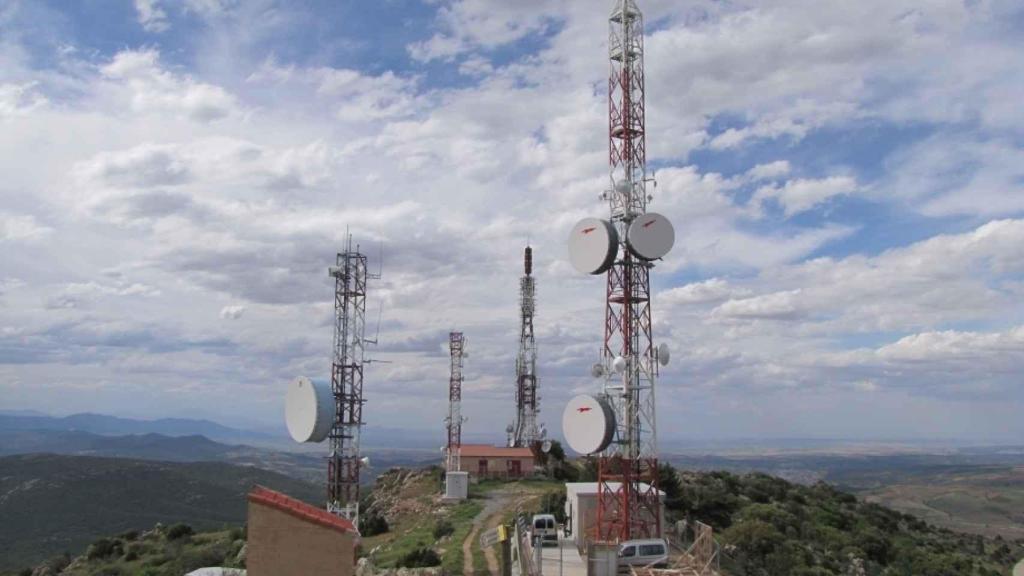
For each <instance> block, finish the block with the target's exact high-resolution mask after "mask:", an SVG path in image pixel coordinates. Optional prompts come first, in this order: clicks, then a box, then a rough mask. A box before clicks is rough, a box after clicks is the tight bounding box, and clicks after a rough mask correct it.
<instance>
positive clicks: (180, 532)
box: [167, 522, 195, 540]
mask: <svg viewBox="0 0 1024 576" xmlns="http://www.w3.org/2000/svg"><path fill="white" fill-rule="evenodd" d="M193 534H195V531H194V530H192V527H191V526H189V525H188V524H183V523H181V522H179V523H177V524H172V525H171V527H170V528H168V529H167V539H168V540H178V539H180V538H186V537H188V536H191V535H193Z"/></svg>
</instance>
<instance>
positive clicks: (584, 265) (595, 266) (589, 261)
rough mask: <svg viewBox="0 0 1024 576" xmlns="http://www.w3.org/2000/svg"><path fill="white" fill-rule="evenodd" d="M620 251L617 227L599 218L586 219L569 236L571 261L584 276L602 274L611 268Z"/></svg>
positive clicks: (578, 223) (577, 224)
mask: <svg viewBox="0 0 1024 576" xmlns="http://www.w3.org/2000/svg"><path fill="white" fill-rule="evenodd" d="M618 250H619V233H618V232H616V231H615V226H612V224H611V223H610V222H608V221H606V220H601V219H599V218H584V219H583V220H580V221H579V222H577V223H576V225H575V226H573V227H572V232H571V233H570V234H569V261H570V262H571V263H572V267H573V268H575V269H576V270H577V271H578V272H580V273H582V274H601V273H603V272H606V271H607V270H608V269H609V268H611V266H612V264H613V263H614V262H615V255H616V254H617V253H618Z"/></svg>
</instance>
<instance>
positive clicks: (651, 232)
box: [626, 212, 676, 260]
mask: <svg viewBox="0 0 1024 576" xmlns="http://www.w3.org/2000/svg"><path fill="white" fill-rule="evenodd" d="M675 243H676V231H675V228H673V227H672V223H671V222H669V221H668V218H665V217H664V216H662V215H661V214H657V213H654V212H648V213H646V214H641V215H639V216H637V217H636V219H634V220H633V223H632V224H630V225H629V229H628V230H627V231H626V244H627V245H628V246H629V251H630V252H632V253H633V255H634V256H636V257H637V258H642V259H644V260H657V259H658V258H663V257H664V256H665V255H666V254H668V253H669V251H670V250H672V246H673V245H674V244H675Z"/></svg>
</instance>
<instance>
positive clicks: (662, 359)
mask: <svg viewBox="0 0 1024 576" xmlns="http://www.w3.org/2000/svg"><path fill="white" fill-rule="evenodd" d="M671 359H672V353H671V352H670V351H669V349H668V344H662V345H661V346H658V363H659V364H661V365H662V366H668V361H669V360H671Z"/></svg>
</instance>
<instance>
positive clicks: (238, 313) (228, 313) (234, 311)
mask: <svg viewBox="0 0 1024 576" xmlns="http://www.w3.org/2000/svg"><path fill="white" fill-rule="evenodd" d="M242 314H245V306H225V307H223V308H221V309H220V317H221V320H238V319H239V318H241V317H242Z"/></svg>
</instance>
